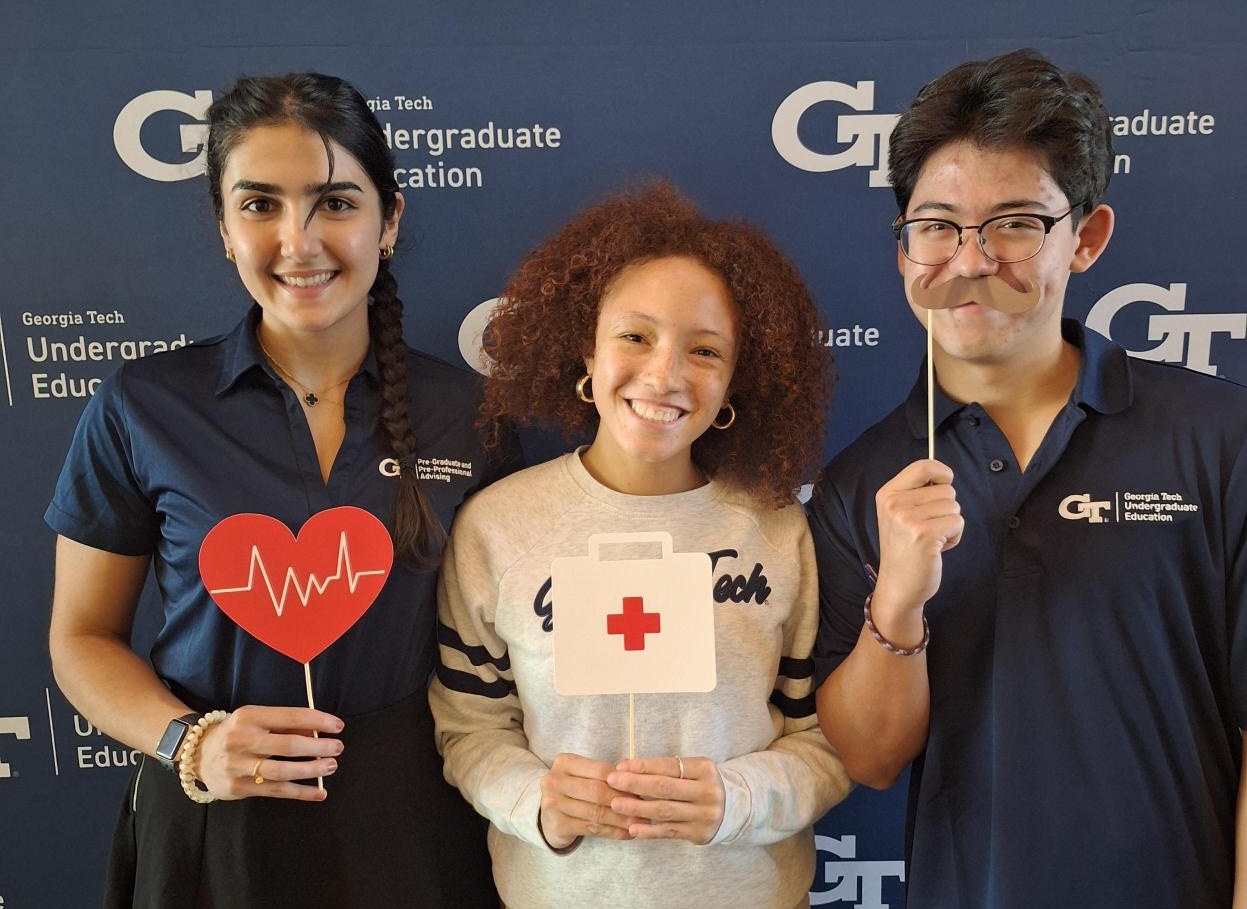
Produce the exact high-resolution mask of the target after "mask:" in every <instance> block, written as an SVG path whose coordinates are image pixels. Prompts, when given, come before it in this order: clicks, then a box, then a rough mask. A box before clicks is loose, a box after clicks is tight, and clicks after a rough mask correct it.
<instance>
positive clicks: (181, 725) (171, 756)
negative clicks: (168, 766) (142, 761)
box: [156, 713, 199, 762]
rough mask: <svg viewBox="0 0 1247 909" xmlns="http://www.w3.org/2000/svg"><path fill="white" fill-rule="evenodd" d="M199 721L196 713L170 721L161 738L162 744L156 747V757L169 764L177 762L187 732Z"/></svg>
mask: <svg viewBox="0 0 1247 909" xmlns="http://www.w3.org/2000/svg"><path fill="white" fill-rule="evenodd" d="M198 720H199V715H198V714H196V713H188V714H187V715H186V716H183V717H178V718H177V719H176V720H170V721H169V725H168V726H166V727H165V734H164V735H162V736H161V737H160V744H158V745H157V746H156V757H158V758H160V759H161V760H164V761H169V762H172V761H173V760H175V759H176V758H177V755H178V751H180V750H181V748H182V741H183V740H184V739H185V738H186V730H188V729H189V728H190V727H191V724H192V723H195V722H197V721H198Z"/></svg>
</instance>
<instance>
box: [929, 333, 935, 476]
mask: <svg viewBox="0 0 1247 909" xmlns="http://www.w3.org/2000/svg"><path fill="white" fill-rule="evenodd" d="M934 353H935V344H934V342H933V341H932V340H931V310H929V309H928V310H927V457H928V458H930V459H931V460H932V461H934V460H935V357H934V356H933V355H934Z"/></svg>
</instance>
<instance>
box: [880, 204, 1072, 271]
mask: <svg viewBox="0 0 1247 909" xmlns="http://www.w3.org/2000/svg"><path fill="white" fill-rule="evenodd" d="M1081 204H1082V203H1079V205H1081ZM1079 205H1074V206H1072V207H1071V208H1070V210H1069V211H1067V212H1066V213H1065V214H1063V215H1033V214H1029V213H1027V214H1022V213H1020V212H1019V213H1015V214H1008V215H997V216H996V217H994V218H988V219H987V220H986V221H984V222H983V223H982V224H958V223H956V222H955V221H948V220H946V219H944V218H912V219H910V220H908V221H902V220H901V216H900V215H897V216H896V220H895V221H893V222H892V233H894V234H896V241H897V242H898V243H899V244H900V246H901V252H902V253H904V255H905V258H906V259H908V260H909V261H910V262H913V263H914V264H915V265H945V264H947V263H949V262H951V261H952V260H953V259H954V258H956V256H957V253H958V252H959V251H960V250H961V244H962V243H964V242H965V237H964V235H963V233H964V232H965V231H967V230H972V231H975V232H976V233H977V234H978V241H979V249H981V250H983V255H985V256H987V258H989V259H991V260H992V261H993V262H999V263H1000V264H1001V265H1009V264H1012V263H1014V262H1025V261H1026V260H1027V259H1030V258H1032V257H1034V256H1036V255H1038V254H1039V250H1041V249H1043V244H1044V240H1046V239H1047V238H1048V234H1049V233H1050V232H1051V231H1052V228H1053V227H1054V226H1055V225H1056V224H1057V222H1058V221H1063V220H1065V219H1066V218H1068V217H1069V216H1070V214H1071V213H1072V212H1074V211H1075V210H1077V209H1078V207H1079Z"/></svg>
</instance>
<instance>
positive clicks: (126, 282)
mask: <svg viewBox="0 0 1247 909" xmlns="http://www.w3.org/2000/svg"><path fill="white" fill-rule="evenodd" d="M296 9H297V11H296ZM3 19H4V27H3V28H0V51H2V52H0V108H2V109H3V110H5V111H7V112H8V113H7V114H6V121H5V127H4V129H3V130H0V160H3V161H4V164H5V175H4V179H2V180H0V210H3V211H5V212H8V215H7V216H6V217H7V218H8V225H7V227H6V229H5V230H4V233H3V238H2V239H0V265H2V266H3V271H4V274H5V281H4V286H3V289H2V290H0V361H2V365H3V382H2V386H0V434H2V438H3V442H2V443H0V488H2V489H3V498H2V501H3V507H4V519H3V522H0V573H2V576H3V579H4V581H3V592H2V593H0V604H2V607H0V608H2V610H3V614H2V617H0V628H2V629H3V630H0V907H3V909H36V907H38V909H44V907H80V906H91V905H96V904H97V903H98V900H99V897H100V893H101V890H102V882H103V867H104V858H105V854H106V849H107V844H108V840H109V837H110V835H111V830H112V824H113V818H114V813H115V810H116V807H117V805H118V804H119V800H120V798H121V792H122V788H123V785H124V781H125V779H126V777H127V775H128V774H129V773H130V771H131V768H132V765H133V764H134V763H135V761H136V760H137V755H136V753H135V752H132V751H131V750H130V749H128V748H125V747H122V746H120V745H118V744H117V743H115V742H113V741H112V740H110V739H109V738H107V737H105V736H103V735H102V734H100V732H99V731H98V730H97V729H95V728H94V727H93V726H92V725H91V724H90V723H89V722H87V721H86V720H85V719H84V718H82V717H81V716H79V715H78V714H77V712H76V711H75V710H74V708H73V707H71V706H70V705H69V703H68V702H67V701H66V700H65V699H64V698H63V697H62V695H61V694H60V693H59V691H58V689H57V686H56V683H55V681H54V679H53V677H52V673H51V669H50V663H49V659H48V656H47V643H46V636H47V625H48V612H49V602H50V592H51V587H52V570H53V543H54V538H53V535H52V533H51V532H50V531H49V530H48V529H47V528H46V527H45V526H44V524H43V521H42V515H43V511H44V508H45V507H46V505H47V502H48V499H49V496H50V494H51V491H52V487H53V483H54V480H55V478H56V475H57V472H58V470H59V468H60V465H61V462H62V459H63V457H64V453H65V450H66V447H67V446H68V444H69V441H70V437H71V434H72V432H73V429H74V426H75V423H76V421H77V419H78V416H79V414H80V412H81V411H82V408H83V405H84V403H85V402H86V400H87V399H88V398H89V396H90V395H91V394H92V392H93V391H94V389H95V388H96V386H97V385H98V383H99V382H100V380H101V379H102V378H103V377H104V376H106V375H108V374H109V373H111V372H112V371H113V370H114V369H116V368H117V366H118V365H119V364H120V363H122V362H123V361H125V360H129V359H134V358H136V357H140V356H144V355H146V354H149V353H152V352H156V351H160V350H164V349H167V348H171V347H177V346H180V345H184V344H187V343H191V342H193V341H194V340H195V339H197V338H204V337H207V336H209V335H212V334H216V333H218V332H221V331H224V330H226V329H227V328H228V327H230V326H231V325H233V324H234V322H235V321H236V320H237V318H238V317H239V315H240V314H241V313H242V312H243V311H244V310H245V308H246V307H247V305H248V301H247V297H246V295H245V293H244V291H243V289H242V287H241V285H240V283H239V281H238V278H237V275H236V273H235V270H234V268H233V266H231V265H230V263H228V262H227V261H226V260H225V259H224V258H223V256H222V254H221V242H220V238H219V236H218V234H217V228H216V224H215V223H214V222H213V216H212V211H211V206H210V203H209V200H208V195H207V192H206V186H205V182H204V178H203V176H202V155H203V152H202V142H203V138H204V131H205V126H204V124H203V114H204V111H205V109H206V107H207V106H208V104H210V103H211V101H212V99H213V98H215V97H219V96H220V94H221V92H222V91H223V90H224V89H225V88H226V87H227V86H228V85H229V84H230V83H231V82H232V81H233V80H234V78H235V77H237V76H239V75H242V74H254V73H261V72H287V71H292V70H302V69H316V70H321V71H324V72H329V73H333V74H336V75H340V76H343V77H345V78H347V79H349V80H351V81H352V82H354V83H355V84H356V85H357V86H359V88H360V89H361V90H362V91H363V92H364V93H365V95H367V97H369V98H370V99H371V102H372V106H373V107H374V109H375V110H376V113H377V115H378V117H379V118H380V120H381V122H382V124H383V126H384V128H385V131H386V135H387V137H388V139H389V141H390V144H391V146H392V147H393V149H394V151H395V154H396V156H397V166H398V171H397V177H398V182H399V184H400V185H401V187H402V189H403V192H404V193H405V195H406V198H407V214H406V216H405V217H404V219H403V236H402V238H401V243H400V247H399V251H398V253H397V255H396V257H395V260H394V269H395V272H396V274H397V276H398V280H399V286H400V291H401V295H402V297H403V299H404V300H405V301H406V303H407V312H408V317H407V321H406V325H407V333H408V339H409V340H410V341H411V343H412V344H413V345H414V346H416V347H418V348H421V349H424V350H427V351H430V352H431V353H434V354H436V355H438V356H441V357H443V358H446V359H448V360H452V361H455V362H467V363H468V364H469V365H473V366H477V365H479V338H480V331H481V327H482V325H483V323H484V320H485V318H486V315H487V313H488V311H489V308H490V307H491V305H492V303H493V300H494V298H495V297H496V296H497V294H498V293H499V291H500V289H501V288H502V286H503V284H504V281H505V279H506V277H507V275H508V273H509V271H510V269H512V268H513V267H514V266H515V264H516V263H518V261H519V260H520V258H521V257H522V256H523V255H524V254H525V253H526V252H527V251H528V250H530V249H532V248H533V247H534V246H535V245H537V244H538V243H539V242H540V241H541V240H542V239H543V238H544V237H546V236H548V235H549V233H550V232H551V231H553V230H554V229H555V228H557V227H558V226H560V225H561V224H562V223H563V222H565V221H566V220H567V219H568V218H569V217H570V216H571V215H572V214H574V213H575V212H576V211H578V210H580V209H581V208H583V207H585V206H586V205H588V204H591V203H592V202H594V201H597V200H598V199H600V198H602V197H603V196H604V195H606V194H608V193H609V192H611V191H612V190H614V189H618V188H619V187H621V186H623V185H624V184H626V183H627V182H628V181H630V180H635V179H637V178H639V177H645V176H661V177H665V178H669V179H671V180H672V181H674V182H675V183H676V184H677V185H678V186H680V187H681V188H682V189H683V190H684V191H686V192H687V193H688V194H689V195H690V196H691V197H692V198H693V199H695V200H696V201H697V202H698V203H699V204H700V205H701V206H702V207H703V208H704V209H705V210H706V211H707V212H708V213H710V214H712V215H714V216H718V217H729V216H741V217H745V218H747V219H749V220H751V221H753V222H755V223H757V224H759V225H761V226H762V227H764V228H765V229H766V230H767V231H769V233H770V234H771V235H772V236H773V237H774V238H775V240H776V241H777V242H778V243H779V245H780V246H781V247H782V248H784V249H785V250H786V251H787V252H788V253H789V254H790V255H791V256H792V258H793V259H794V260H795V261H796V263H797V264H798V266H799V267H800V268H801V270H802V272H803V274H804V276H805V278H806V279H807V280H808V282H809V283H810V285H811V287H812V289H813V291H814V294H815V297H816V298H817V300H818V304H819V306H820V310H821V313H822V325H821V328H820V330H819V332H818V336H817V341H818V343H819V344H821V345H822V346H823V347H824V348H825V349H826V353H827V356H828V357H833V356H834V358H835V362H836V369H837V371H838V372H839V376H840V381H839V386H838V390H837V394H836V400H835V404H834V409H833V412H832V418H831V423H830V434H829V437H828V440H827V454H828V455H831V454H832V453H834V452H835V451H837V450H839V449H840V448H841V447H843V446H844V445H845V444H847V443H848V442H849V441H851V440H852V439H853V438H854V437H855V436H856V435H857V434H858V433H860V432H861V431H862V430H863V429H865V428H866V427H867V426H869V425H870V424H872V423H873V422H875V421H876V420H878V419H879V418H880V417H882V416H883V415H884V414H885V413H886V412H887V411H888V410H890V409H891V408H892V407H893V406H894V405H895V404H896V403H897V402H898V401H899V400H900V399H901V398H902V397H903V396H904V395H905V394H906V393H907V391H908V389H909V387H910V385H911V384H912V382H913V381H914V379H915V377H916V375H917V371H918V368H919V361H920V358H921V356H922V352H923V343H924V339H923V333H922V329H921V326H920V325H919V324H918V322H917V321H916V320H915V319H914V318H913V316H912V315H911V314H910V312H909V310H908V308H907V306H906V305H905V298H904V291H903V288H902V285H901V281H900V278H899V276H898V274H897V267H896V255H897V253H896V244H895V242H894V240H893V237H892V235H891V233H890V231H889V230H888V226H889V223H890V222H891V220H892V218H893V217H894V216H895V214H896V207H895V202H894V200H893V197H892V194H891V191H890V190H889V189H888V188H887V186H886V170H887V154H888V147H887V137H888V134H889V131H890V129H891V127H892V124H893V122H894V121H895V118H896V115H897V113H898V112H899V111H900V110H902V109H903V108H904V107H905V106H906V105H907V104H908V103H909V101H910V100H911V99H912V98H913V96H914V94H915V93H916V92H917V90H918V89H919V88H920V87H921V86H922V85H923V84H924V83H925V82H926V81H928V80H929V79H931V78H933V77H935V76H936V75H938V74H940V73H942V72H944V71H945V70H947V69H949V68H950V67H952V66H953V65H955V64H957V63H959V62H962V61H965V60H970V59H981V58H984V57H988V56H992V55H994V54H996V53H999V52H1002V51H1005V50H1010V49H1013V48H1016V47H1021V46H1031V47H1035V48H1038V49H1039V50H1041V51H1043V52H1044V53H1046V54H1048V55H1049V56H1050V57H1051V58H1052V59H1053V60H1055V61H1056V62H1057V63H1059V64H1060V65H1062V66H1065V67H1068V68H1071V69H1076V70H1078V71H1081V72H1084V73H1086V74H1088V75H1089V76H1091V77H1092V78H1094V79H1095V80H1096V81H1098V82H1099V83H1100V85H1101V87H1102V88H1103V90H1104V94H1105V96H1106V98H1107V99H1108V103H1109V106H1110V110H1111V112H1112V113H1113V114H1114V121H1113V122H1114V131H1115V134H1116V135H1115V143H1116V160H1115V167H1114V169H1115V173H1114V177H1113V180H1112V184H1111V186H1110V187H1109V192H1108V201H1109V202H1110V203H1111V204H1112V205H1113V206H1114V208H1115V209H1116V211H1117V216H1118V217H1117V230H1116V234H1115V236H1114V238H1113V241H1112V244H1111V245H1110V247H1109V250H1108V252H1107V254H1106V255H1105V256H1104V258H1103V259H1102V260H1101V261H1100V262H1099V263H1098V264H1097V265H1096V266H1095V268H1093V269H1092V270H1091V271H1090V272H1089V273H1087V274H1085V275H1077V276H1075V277H1074V278H1073V279H1072V280H1071V282H1070V291H1069V295H1068V304H1067V311H1068V313H1069V314H1070V315H1073V316H1076V317H1079V318H1084V319H1085V320H1086V322H1087V324H1088V325H1089V326H1090V327H1092V328H1094V329H1096V330H1097V331H1100V332H1102V333H1104V334H1106V335H1109V336H1110V337H1112V338H1113V339H1115V340H1116V341H1118V342H1119V343H1121V344H1122V345H1124V346H1125V347H1126V348H1127V349H1129V350H1130V351H1131V352H1132V353H1133V354H1134V355H1135V356H1138V357H1143V358H1146V359H1151V360H1163V361H1166V362H1171V363H1180V364H1184V365H1185V366H1186V367H1188V368H1190V369H1193V370H1198V371H1200V372H1205V373H1209V374H1214V375H1221V376H1226V377H1229V378H1231V379H1235V380H1237V381H1240V382H1244V381H1247V298H1245V295H1244V292H1243V290H1242V285H1240V284H1239V283H1238V278H1237V277H1236V275H1237V272H1238V266H1239V265H1240V264H1242V263H1240V262H1238V261H1237V260H1236V259H1226V258H1225V257H1226V255H1227V254H1230V253H1233V254H1234V255H1236V256H1238V255H1244V253H1245V252H1247V250H1236V249H1232V247H1233V246H1234V244H1235V243H1236V242H1237V241H1236V238H1237V236H1238V230H1237V227H1236V225H1237V223H1238V220H1239V218H1241V217H1243V211H1244V208H1245V206H1247V200H1245V199H1244V191H1243V187H1244V186H1245V185H1247V155H1244V154H1243V149H1245V148H1247V98H1245V97H1244V96H1243V95H1240V94H1238V93H1236V92H1234V91H1230V90H1227V86H1234V85H1242V84H1247V54H1244V52H1243V47H1244V42H1245V41H1247V5H1243V4H1241V3H1229V2H1225V0H1188V2H1184V3H1161V4H1158V3H1155V2H1152V0H1119V2H1116V3H1111V4H1105V3H1102V4H1090V3H1085V2H1077V3H1075V2H1070V0H1053V2H1050V3H1045V4H1029V5H1013V4H999V3H993V2H988V0H970V2H968V3H962V4H949V3H945V4H931V3H917V2H912V0H899V2H897V3H868V2H856V3H838V2H827V0H823V2H818V0H789V2H784V3H770V4H758V3H747V2H743V0H719V2H716V3H706V2H686V3H679V2H676V3H673V2H669V0H665V2H657V0H633V2H630V3H627V4H618V3H606V2H589V3H552V2H543V0H537V2H525V3H502V2H494V3H489V2H473V0H466V2H460V3H454V4H434V3H429V2H423V0H414V2H412V0H408V2H397V0H358V2H356V3H353V4H350V6H349V7H348V6H347V5H345V4H342V3H330V2H325V0H305V2H303V3H301V4H298V5H297V8H296V7H290V8H283V7H282V6H280V5H272V6H269V5H266V4H240V3H233V2H230V0H226V2H221V3H215V4H198V5H192V4H173V5H169V4H157V3H154V2H148V0H136V2H131V3H126V4H122V5H120V6H116V5H108V4H104V5H101V4H95V3H88V2H85V0H61V2H52V3H46V2H44V3H36V2H35V0H8V2H6V3H5V5H4V15H3ZM967 36H970V37H967ZM533 355H534V356H540V355H541V351H539V350H534V351H533ZM568 393H569V394H571V393H572V392H571V389H569V390H568ZM169 419H170V420H176V419H177V414H170V415H169ZM759 444H766V440H765V439H762V440H759ZM550 453H553V452H543V451H538V454H542V455H544V454H550ZM154 621H156V613H155V610H154V609H153V603H152V600H151V596H150V591H149V592H148V594H146V595H145V598H144V602H143V604H142V605H141V612H140V623H139V634H138V641H139V646H140V647H141V646H143V642H144V641H145V640H149V639H150V635H151V631H152V627H153V622H154ZM904 797H905V785H904V782H902V783H900V784H898V785H897V786H895V787H893V788H892V789H891V790H890V791H888V792H886V793H875V792H870V791H866V790H859V791H857V792H856V793H854V795H853V796H852V797H851V798H849V799H848V800H847V801H846V802H845V803H844V804H842V805H841V806H839V807H837V808H836V809H835V810H834V811H833V812H832V813H831V814H829V815H828V816H827V817H826V818H824V819H823V820H822V822H821V823H820V824H819V826H818V850H819V856H818V859H819V861H818V870H817V874H816V877H815V880H814V881H813V882H812V885H811V888H812V889H811V899H812V902H813V903H814V905H817V906H833V907H835V906H841V907H850V906H851V907H856V909H884V907H893V909H896V907H900V906H902V905H903V903H904V898H903V890H904V884H903V878H904V864H903V861H902V857H903V820H904ZM1075 833H1076V831H1071V835H1073V834H1075ZM1053 873H1054V874H1059V873H1060V869H1053Z"/></svg>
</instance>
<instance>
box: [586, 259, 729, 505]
mask: <svg viewBox="0 0 1247 909" xmlns="http://www.w3.org/2000/svg"><path fill="white" fill-rule="evenodd" d="M738 344H739V335H738V332H737V312H736V306H735V304H734V303H733V302H732V300H731V295H730V294H729V292H728V289H727V286H726V284H724V282H723V279H722V278H720V277H719V276H718V275H717V274H715V273H714V272H712V271H710V270H709V269H708V268H706V267H705V266H703V265H701V264H700V263H699V262H697V261H696V260H694V259H689V258H685V257H666V258H662V259H654V260H652V261H649V262H645V263H643V264H641V265H635V266H630V267H629V268H627V269H625V270H624V271H623V272H621V273H620V275H619V276H618V277H617V278H616V279H615V281H614V283H613V284H612V285H611V288H610V290H609V291H608V292H607V293H606V295H605V296H604V297H603V298H602V305H601V309H600V310H599V312H598V322H597V334H596V340H595V343H594V349H593V354H592V355H591V356H587V357H585V366H586V368H587V370H588V372H589V374H590V375H591V376H592V377H593V384H592V393H593V398H594V402H595V403H594V406H596V408H597V411H598V415H599V417H600V423H599V425H598V431H597V435H596V437H595V438H594V440H593V444H592V445H591V446H590V447H589V450H588V451H586V452H585V455H584V464H585V467H586V468H587V469H588V470H589V472H590V473H591V474H593V476H594V477H595V478H596V479H597V480H598V481H599V482H601V483H603V484H605V485H606V486H609V487H610V488H612V489H615V490H617V491H620V492H627V493H631V494H634V495H666V494H670V493H674V492H682V491H684V490H688V489H692V488H695V487H697V486H700V485H701V484H702V483H703V482H704V479H703V478H702V475H701V473H700V471H699V470H698V469H697V468H696V466H695V465H694V464H693V460H692V445H693V442H694V441H696V440H697V439H698V438H699V437H700V436H701V434H702V433H704V432H706V431H707V430H708V429H709V428H710V423H711V422H712V421H713V420H714V418H715V416H716V415H717V414H718V412H719V410H720V409H721V408H722V407H723V406H724V404H726V402H727V399H728V392H729V386H730V384H731V381H732V373H733V371H734V369H735V367H736V354H737V347H738Z"/></svg>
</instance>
